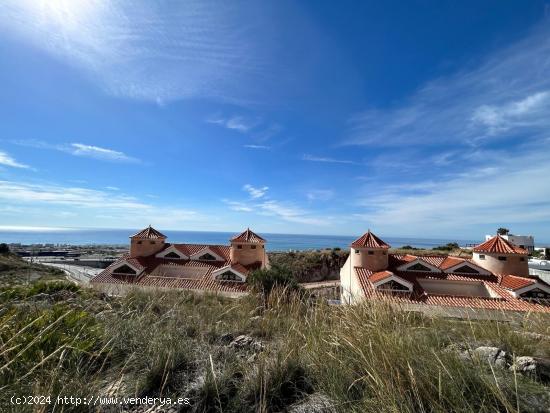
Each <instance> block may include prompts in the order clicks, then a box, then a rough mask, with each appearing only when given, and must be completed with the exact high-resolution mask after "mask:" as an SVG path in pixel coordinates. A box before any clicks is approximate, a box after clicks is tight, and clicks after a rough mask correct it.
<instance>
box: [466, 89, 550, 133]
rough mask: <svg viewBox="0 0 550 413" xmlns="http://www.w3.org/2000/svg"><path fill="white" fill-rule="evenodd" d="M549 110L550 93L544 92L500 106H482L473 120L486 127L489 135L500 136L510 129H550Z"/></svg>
mask: <svg viewBox="0 0 550 413" xmlns="http://www.w3.org/2000/svg"><path fill="white" fill-rule="evenodd" d="M549 109H550V92H548V91H542V92H536V93H533V94H532V95H528V96H526V97H523V98H522V99H520V100H514V101H510V102H505V103H502V104H500V105H498V104H497V105H482V106H480V107H479V108H478V109H477V110H476V111H475V112H474V115H473V116H472V120H473V121H474V123H477V124H480V125H482V126H485V127H486V128H487V133H488V134H489V135H499V134H502V133H505V132H507V131H508V130H510V129H518V128H536V127H545V126H547V127H550V122H549V121H548V119H547V117H548V112H549Z"/></svg>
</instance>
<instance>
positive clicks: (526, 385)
mask: <svg viewBox="0 0 550 413" xmlns="http://www.w3.org/2000/svg"><path fill="white" fill-rule="evenodd" d="M55 291H56V293H58V292H59V291H60V289H59V288H56V289H55ZM71 294H72V295H71V296H70V298H68V299H67V298H65V299H63V300H60V301H58V302H55V301H53V302H51V301H36V300H35V299H34V297H36V294H35V295H32V294H21V293H19V294H17V295H13V294H12V295H9V294H8V295H4V297H6V298H5V300H4V304H3V307H2V309H1V310H0V406H1V405H2V404H3V406H5V408H4V410H2V409H0V410H1V411H10V410H9V406H8V405H7V402H8V399H9V397H10V396H11V395H13V394H17V395H23V394H52V395H57V394H62V395H71V394H72V395H82V396H83V395H96V394H106V393H114V394H117V395H119V396H122V395H126V396H131V395H137V396H144V395H150V396H161V395H162V396H182V395H183V396H188V397H191V399H192V408H191V409H190V411H212V412H215V411H224V412H247V411H249V412H253V411H265V412H268V411H285V409H287V408H288V407H289V406H290V405H292V404H293V403H296V402H299V401H300V400H302V399H303V398H304V397H305V396H306V395H308V394H312V393H322V394H324V395H326V396H328V398H330V399H331V400H332V401H333V403H334V406H335V409H336V410H337V411H342V412H348V411H356V412H370V411H372V412H419V411H430V412H449V411H457V412H470V411H476V412H495V411H517V408H518V406H520V409H521V410H522V411H526V410H527V411H528V410H529V406H530V404H529V403H528V399H529V398H533V397H534V398H537V397H539V394H542V393H544V392H548V388H547V387H545V386H543V385H542V384H540V383H536V382H534V381H531V380H528V379H525V378H523V377H517V378H514V376H513V374H512V373H510V372H508V371H495V370H492V369H491V368H490V367H489V366H488V365H483V364H471V363H464V362H462V361H460V360H459V359H458V358H457V356H456V355H455V354H453V353H449V352H447V351H445V348H446V347H447V346H448V345H449V344H451V343H467V344H470V345H472V346H473V345H481V344H493V345H498V346H499V347H502V348H504V349H506V350H507V351H509V352H511V353H513V354H515V355H518V356H520V355H531V354H535V353H536V354H538V355H541V356H549V355H550V343H549V342H548V341H545V340H544V339H538V340H535V339H533V338H529V337H527V336H525V335H524V334H523V333H524V332H526V331H527V332H536V333H541V334H545V335H549V334H550V331H549V325H550V324H549V322H548V318H544V317H540V316H537V315H529V316H527V317H526V318H525V320H524V321H523V322H522V323H520V324H509V323H503V322H488V321H484V322H481V321H476V322H474V321H471V322H468V321H452V320H446V319H440V318H428V317H423V316H419V315H418V314H414V313H407V312H403V311H399V310H398V309H395V308H393V307H390V306H389V305H386V304H384V303H376V304H373V303H371V304H364V305H360V306H356V307H351V308H350V307H329V306H327V305H326V304H324V303H322V302H316V303H309V302H306V301H303V300H302V299H300V298H299V297H298V296H291V297H289V296H288V294H285V293H284V292H281V291H278V292H275V293H274V294H272V295H271V296H270V298H269V300H270V302H269V306H268V310H263V309H262V308H261V307H259V306H258V303H259V301H258V300H257V299H256V298H255V297H246V298H243V299H240V300H228V299H223V298H220V297H215V296H207V295H206V296H205V295H193V294H189V293H182V292H171V293H151V294H146V293H142V292H134V293H132V294H129V295H128V296H127V297H125V298H121V299H109V298H106V297H102V296H98V295H97V294H94V293H91V292H87V291H76V292H75V291H73V292H71ZM228 333H230V334H232V335H233V336H236V335H239V334H248V335H251V336H253V337H255V338H257V339H258V340H261V341H262V342H263V343H264V345H265V349H264V350H263V351H260V352H257V351H254V350H251V349H248V350H247V349H241V350H236V349H233V348H230V347H229V346H228V345H227V344H228V342H229V341H230V340H229V339H228V338H227V336H226V335H227V334H228ZM254 353H257V354H255V355H254ZM516 383H517V385H516ZM113 384H116V385H115V386H113ZM6 406H8V407H6ZM51 410H52V408H51V407H50V408H49V409H48V410H47V411H51ZM58 410H59V409H58ZM73 410H74V411H88V410H87V409H84V408H82V406H81V407H80V408H73V409H70V408H69V409H67V408H65V410H63V411H73ZM11 411H17V412H19V411H32V409H30V408H29V409H27V410H24V409H21V408H18V409H17V410H11ZM44 411H46V410H44Z"/></svg>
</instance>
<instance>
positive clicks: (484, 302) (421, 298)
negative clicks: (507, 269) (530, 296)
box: [354, 254, 550, 313]
mask: <svg viewBox="0 0 550 413" xmlns="http://www.w3.org/2000/svg"><path fill="white" fill-rule="evenodd" d="M417 258H419V259H421V260H423V261H425V262H428V263H430V264H431V265H434V266H436V267H438V268H440V269H441V270H442V271H441V272H418V271H415V272H412V271H397V267H399V266H401V265H403V264H406V263H410V262H412V261H414V260H416V259H417ZM460 262H465V263H469V262H470V261H469V260H467V259H463V258H459V257H446V256H421V257H416V256H414V255H398V254H389V255H388V270H387V271H380V272H373V271H370V270H368V269H366V268H362V267H355V268H354V273H355V276H356V277H357V279H358V281H359V284H360V286H361V289H362V291H363V293H364V294H365V297H367V298H375V299H384V300H390V301H393V302H397V303H402V304H425V305H435V306H444V307H464V308H479V309H489V310H507V311H537V312H546V313H550V306H547V305H543V304H539V303H536V302H532V301H526V300H522V299H519V298H516V297H514V296H513V295H512V293H511V292H510V290H517V289H520V288H523V287H525V286H528V285H531V284H533V283H534V282H535V281H536V280H535V279H531V278H526V277H518V276H515V275H505V276H501V275H498V274H489V275H485V274H466V273H446V272H444V270H445V269H448V268H451V267H453V266H455V265H457V264H458V263H460ZM392 273H393V274H395V275H396V276H398V277H400V278H402V279H404V280H406V281H408V282H410V283H411V284H412V285H413V291H412V293H399V294H391V295H390V294H388V293H386V292H381V291H379V290H375V288H374V285H373V284H374V283H376V282H377V281H379V280H381V279H384V278H385V277H388V276H390V275H389V274H392ZM419 279H431V280H449V281H465V282H475V283H480V282H481V283H483V284H484V285H485V287H486V288H488V289H490V290H492V291H493V292H494V293H495V294H496V295H498V296H499V297H471V296H457V295H444V294H433V293H430V294H428V293H427V292H426V291H425V290H424V288H423V287H422V285H421V284H420V283H419V282H418V280H419ZM539 282H542V281H539Z"/></svg>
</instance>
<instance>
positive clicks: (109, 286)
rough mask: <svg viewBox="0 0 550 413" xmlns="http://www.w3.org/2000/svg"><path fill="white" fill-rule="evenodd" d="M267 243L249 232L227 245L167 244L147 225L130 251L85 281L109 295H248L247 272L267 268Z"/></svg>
mask: <svg viewBox="0 0 550 413" xmlns="http://www.w3.org/2000/svg"><path fill="white" fill-rule="evenodd" d="M265 243H266V241H265V240H264V239H263V238H262V237H260V236H259V235H257V234H255V233H254V232H252V231H251V230H250V229H247V230H246V231H244V232H242V233H241V234H239V235H236V236H235V237H233V238H231V240H230V244H229V245H207V244H200V245H199V244H170V243H167V242H166V236H165V235H164V234H162V233H161V232H159V231H157V230H156V229H154V228H152V227H151V226H149V227H148V228H145V229H144V230H142V231H140V232H138V233H137V234H134V235H132V236H131V237H130V252H129V254H127V255H125V256H123V257H122V258H120V259H119V260H117V261H116V262H114V263H113V264H112V265H110V266H109V267H108V268H106V269H105V270H104V271H103V272H101V273H100V274H98V275H97V276H96V277H94V278H93V279H92V280H91V281H90V282H91V285H92V286H94V287H95V288H98V289H101V290H103V291H105V292H107V293H111V294H123V293H124V292H125V291H126V290H128V288H130V287H143V288H161V289H163V288H164V289H166V288H172V289H173V288H175V289H186V290H196V291H211V292H217V293H221V294H224V295H228V296H239V295H242V294H245V293H246V292H247V284H246V279H247V277H248V275H249V274H250V272H251V271H253V270H255V269H258V268H266V267H267V266H268V265H269V263H268V258H267V253H266V251H265Z"/></svg>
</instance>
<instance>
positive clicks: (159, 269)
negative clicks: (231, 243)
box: [90, 244, 248, 293]
mask: <svg viewBox="0 0 550 413" xmlns="http://www.w3.org/2000/svg"><path fill="white" fill-rule="evenodd" d="M176 245H178V246H179V247H182V246H183V245H185V246H191V248H190V250H200V247H201V246H199V245H195V244H176ZM202 247H204V246H202ZM210 247H216V246H210ZM217 247H224V246H217ZM227 248H229V247H227ZM220 252H223V250H222V251H220ZM224 255H225V253H224ZM226 255H227V256H229V252H228V251H227V254H226ZM121 262H130V263H132V265H140V266H141V268H143V269H144V271H143V273H141V274H140V275H139V276H132V275H122V274H113V272H112V269H113V267H115V266H116V265H118V264H120V263H121ZM227 265H230V263H229V260H227V261H198V260H182V259H166V258H156V257H155V256H154V255H152V256H149V257H137V258H128V256H124V257H122V258H121V259H120V260H118V261H117V262H115V263H113V264H111V265H110V266H109V267H108V268H106V269H105V270H103V271H102V272H101V273H99V274H98V275H97V276H95V277H94V278H93V279H92V280H91V281H90V282H91V283H92V284H130V285H135V286H146V287H162V288H181V289H191V290H206V291H221V292H232V293H245V292H246V291H247V288H248V287H247V284H246V283H237V282H231V281H218V280H214V279H213V277H212V271H214V270H217V269H219V268H222V267H224V266H227ZM233 265H236V266H238V267H237V268H238V270H239V272H240V271H241V270H242V271H244V272H243V273H244V274H247V272H248V270H247V269H246V268H245V267H243V266H242V265H240V264H233Z"/></svg>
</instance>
